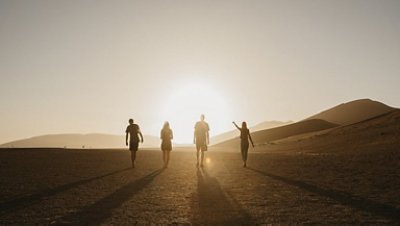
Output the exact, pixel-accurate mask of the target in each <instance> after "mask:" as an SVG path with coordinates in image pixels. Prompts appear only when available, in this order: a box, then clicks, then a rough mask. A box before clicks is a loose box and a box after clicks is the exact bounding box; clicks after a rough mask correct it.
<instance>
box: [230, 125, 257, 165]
mask: <svg viewBox="0 0 400 226" xmlns="http://www.w3.org/2000/svg"><path fill="white" fill-rule="evenodd" d="M232 123H233V125H235V127H236V128H237V129H238V130H240V151H241V152H242V160H243V167H247V153H248V152H249V140H250V142H251V145H252V146H253V148H254V143H253V139H251V135H250V130H249V129H248V128H247V123H246V122H242V128H240V127H239V126H238V125H237V124H236V123H235V122H232Z"/></svg>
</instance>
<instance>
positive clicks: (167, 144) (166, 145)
mask: <svg viewBox="0 0 400 226" xmlns="http://www.w3.org/2000/svg"><path fill="white" fill-rule="evenodd" d="M161 150H162V151H171V150H172V143H171V141H170V140H165V141H162V142H161Z"/></svg>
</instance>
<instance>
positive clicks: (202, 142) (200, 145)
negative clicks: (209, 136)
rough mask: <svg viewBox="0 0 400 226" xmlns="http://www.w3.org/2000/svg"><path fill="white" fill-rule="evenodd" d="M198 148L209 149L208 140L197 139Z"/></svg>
mask: <svg viewBox="0 0 400 226" xmlns="http://www.w3.org/2000/svg"><path fill="white" fill-rule="evenodd" d="M196 150H201V151H207V142H206V141H205V140H196Z"/></svg>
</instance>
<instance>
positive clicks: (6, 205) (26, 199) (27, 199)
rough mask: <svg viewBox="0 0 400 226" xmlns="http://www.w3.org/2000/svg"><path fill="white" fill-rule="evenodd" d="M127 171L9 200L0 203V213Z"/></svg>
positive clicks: (122, 170) (119, 171)
mask: <svg viewBox="0 0 400 226" xmlns="http://www.w3.org/2000/svg"><path fill="white" fill-rule="evenodd" d="M129 169H131V168H125V169H120V170H116V171H114V172H110V173H107V174H104V175H100V176H97V177H92V178H88V179H84V180H79V181H76V182H72V183H69V184H64V185H61V186H59V187H55V188H51V189H48V190H45V191H41V192H38V193H35V194H31V195H27V196H23V197H20V198H16V199H12V200H9V201H5V202H3V203H0V213H1V214H4V213H9V212H12V211H16V210H18V209H21V208H24V207H27V206H30V205H33V204H35V203H37V202H40V201H41V200H42V199H43V198H45V197H49V196H53V195H57V194H58V193H61V192H65V191H68V190H70V189H72V188H75V187H78V186H80V185H83V184H87V183H90V182H92V181H95V180H99V179H102V178H104V177H108V176H112V175H115V174H118V173H121V172H124V171H127V170H129Z"/></svg>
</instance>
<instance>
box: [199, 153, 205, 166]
mask: <svg viewBox="0 0 400 226" xmlns="http://www.w3.org/2000/svg"><path fill="white" fill-rule="evenodd" d="M200 155H201V162H200V166H203V162H204V151H200Z"/></svg>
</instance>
